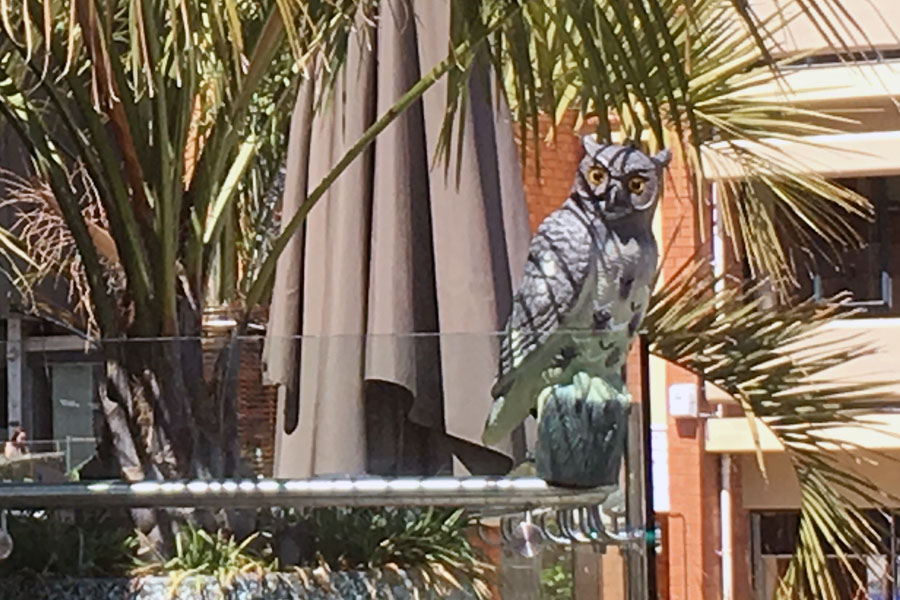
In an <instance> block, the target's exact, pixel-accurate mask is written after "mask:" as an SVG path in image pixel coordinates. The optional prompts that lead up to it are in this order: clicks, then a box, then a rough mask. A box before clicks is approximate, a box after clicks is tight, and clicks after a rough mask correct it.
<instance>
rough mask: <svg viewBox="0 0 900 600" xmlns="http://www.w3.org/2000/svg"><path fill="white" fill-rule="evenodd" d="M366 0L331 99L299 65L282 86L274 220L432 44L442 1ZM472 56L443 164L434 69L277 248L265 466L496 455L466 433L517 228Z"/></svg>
mask: <svg viewBox="0 0 900 600" xmlns="http://www.w3.org/2000/svg"><path fill="white" fill-rule="evenodd" d="M384 1H385V6H383V7H382V15H381V19H380V22H379V23H378V25H377V30H376V31H375V33H374V35H373V36H372V37H371V38H370V43H367V44H356V45H353V46H352V48H351V49H350V57H349V60H348V64H347V67H346V72H345V73H344V74H343V76H342V77H341V78H340V79H339V81H338V82H337V89H336V90H335V93H334V96H333V100H332V101H331V102H330V103H329V104H328V105H326V106H325V107H324V108H320V109H319V110H316V111H313V106H314V101H315V97H316V89H315V82H313V81H309V80H308V81H306V82H304V84H303V86H302V88H301V90H300V93H299V96H298V99H297V104H296V108H295V112H294V117H293V122H292V125H291V127H292V129H291V134H290V147H289V152H288V165H287V176H286V185H285V193H284V197H283V207H282V214H283V218H284V220H287V219H289V218H290V216H291V215H292V214H293V213H294V211H296V210H297V207H298V206H300V205H301V203H302V202H303V201H304V198H305V196H306V193H307V191H308V190H311V189H312V188H313V187H315V185H316V184H318V182H319V181H320V180H321V178H322V177H323V176H324V175H325V174H326V173H327V172H328V170H329V169H330V168H331V166H332V165H333V164H334V163H335V162H336V161H337V160H338V159H339V158H340V157H341V155H342V154H343V153H344V151H345V150H346V149H347V148H349V147H350V146H351V145H352V144H353V143H354V142H355V141H356V140H357V139H358V138H359V137H360V135H361V134H362V132H363V131H364V130H365V129H366V128H367V127H368V126H369V125H370V124H371V123H372V122H373V121H374V120H375V118H377V116H378V115H380V114H382V113H383V112H384V111H385V110H387V109H388V108H389V107H390V106H391V105H392V104H393V103H394V102H395V101H396V99H397V98H399V97H400V95H402V93H404V92H405V91H406V90H407V89H409V87H410V86H411V85H413V83H415V81H416V80H417V79H418V78H419V77H420V75H421V74H422V73H425V72H427V71H428V70H430V69H431V67H432V66H433V65H435V64H437V63H438V62H439V61H440V60H442V59H443V58H444V57H445V56H446V55H447V52H448V42H449V32H448V27H449V25H448V23H449V16H450V3H449V0H384ZM483 73H484V74H485V76H484V77H474V78H473V81H472V82H471V86H470V90H469V96H468V102H467V103H466V105H465V107H464V109H463V111H462V113H461V114H460V115H459V116H458V123H459V124H461V125H460V126H462V127H464V128H465V132H464V133H465V135H464V136H463V138H462V147H461V149H460V151H459V152H456V150H455V149H454V151H453V152H451V153H450V154H451V156H450V158H449V165H447V168H446V170H445V168H444V167H445V163H443V162H442V160H443V159H441V161H438V160H436V157H435V153H436V150H437V146H438V143H437V142H438V137H439V134H440V131H441V126H442V123H443V118H444V109H445V101H446V97H447V89H446V82H444V81H442V82H439V83H438V84H437V85H435V86H434V87H433V88H432V89H431V90H430V91H429V92H428V93H426V95H425V96H424V97H423V98H422V100H421V102H418V103H417V104H415V105H414V106H413V107H412V108H411V109H410V110H408V111H407V112H406V113H405V114H403V115H402V116H401V117H399V118H398V119H397V120H396V121H394V122H393V123H392V124H391V126H390V127H389V128H388V129H387V130H385V131H384V132H383V133H382V134H381V135H380V136H379V137H378V138H377V139H376V141H375V143H374V144H373V145H371V146H370V147H369V149H368V150H367V151H366V152H365V154H364V155H363V156H361V157H359V158H358V159H357V160H356V161H355V162H354V164H353V165H351V166H350V167H349V168H348V169H347V170H346V171H345V172H344V173H343V174H342V175H341V177H340V178H339V179H338V180H337V181H336V182H335V184H334V185H333V186H332V187H331V189H330V190H329V192H328V193H327V194H326V196H325V197H323V198H322V200H321V202H320V203H319V204H317V205H316V207H315V208H314V209H313V210H312V211H311V212H310V214H309V216H308V220H307V222H306V225H305V229H304V231H303V233H302V234H299V235H297V236H295V239H294V240H292V242H291V245H290V246H289V247H288V249H287V250H286V251H285V253H284V254H283V255H282V257H281V259H280V261H279V263H278V271H277V274H276V279H275V285H274V290H273V299H272V305H271V309H270V320H269V327H268V334H267V336H268V337H267V343H266V348H265V353H264V361H265V367H264V368H265V374H266V377H267V378H268V380H269V381H270V382H273V383H277V384H279V385H280V393H279V416H278V422H277V432H276V450H275V452H276V455H275V472H276V475H277V476H281V477H306V476H311V475H318V474H336V473H348V474H353V473H363V472H367V473H377V474H385V475H397V474H421V475H430V474H438V473H450V472H451V471H454V470H455V471H456V472H460V469H459V467H460V466H462V467H464V468H465V469H467V470H468V471H470V472H473V473H482V474H488V473H504V472H506V470H508V469H509V468H510V465H511V461H510V460H509V458H507V456H505V455H504V454H501V453H498V452H495V451H492V450H488V449H486V448H483V447H482V446H481V444H480V435H481V429H482V425H483V423H484V419H485V417H486V415H487V413H488V411H489V409H490V404H491V397H490V393H489V390H490V387H491V384H492V382H493V377H494V374H495V369H496V364H497V349H498V340H497V338H496V335H494V332H496V331H497V330H499V329H500V328H501V327H502V325H503V323H504V322H505V320H506V316H507V312H508V310H509V306H510V303H511V295H512V285H513V284H512V282H513V281H516V280H517V279H518V276H519V274H520V270H521V268H522V266H523V264H524V260H525V256H526V254H527V247H528V242H529V238H530V230H529V223H528V212H527V207H526V204H525V198H524V191H523V187H522V181H521V172H520V167H519V163H518V155H517V151H516V147H515V141H514V138H513V131H512V124H511V123H510V120H509V115H508V111H507V109H506V108H505V105H504V104H503V103H502V101H498V100H497V96H496V93H495V90H493V89H492V86H493V84H492V83H491V79H490V77H489V76H488V75H487V74H486V72H483ZM457 169H458V171H457ZM457 173H459V178H458V179H457V176H456V175H457ZM428 334H440V335H439V337H438V336H436V335H428ZM293 336H302V338H301V339H299V340H298V339H296V338H294V337H293ZM507 450H511V449H509V448H508V449H507ZM453 457H455V458H456V459H458V462H456V463H455V464H456V468H455V469H454V466H453V465H454V460H453Z"/></svg>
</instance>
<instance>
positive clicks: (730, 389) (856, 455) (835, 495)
mask: <svg viewBox="0 0 900 600" xmlns="http://www.w3.org/2000/svg"><path fill="white" fill-rule="evenodd" d="M847 299H848V298H847V297H846V296H840V297H837V298H833V299H831V300H830V301H829V302H823V303H818V302H813V301H807V302H802V303H799V304H793V305H790V306H783V305H778V304H774V303H773V302H772V297H771V295H770V294H766V293H765V286H764V285H761V284H760V285H757V286H751V287H750V288H749V289H746V288H744V287H743V286H740V285H735V282H732V281H729V280H728V279H721V278H716V277H715V276H713V274H712V272H711V269H710V267H709V265H708V264H706V263H705V262H704V261H698V262H697V263H696V264H688V265H686V267H685V268H684V269H683V270H682V271H681V272H679V273H677V274H676V275H675V276H674V277H673V278H672V280H671V281H670V282H669V283H668V284H667V285H666V286H665V287H664V288H662V289H660V290H658V291H657V293H656V294H655V295H654V298H653V302H652V306H651V309H650V312H649V313H648V314H647V317H646V319H645V321H644V325H643V328H644V335H645V336H646V339H647V341H648V343H649V349H650V351H651V352H652V353H654V354H656V355H658V356H660V357H662V358H664V359H666V360H669V361H671V362H673V363H676V364H678V365H680V366H682V367H684V368H687V369H689V370H691V371H693V372H694V373H696V374H697V375H699V376H701V377H702V378H703V379H704V380H706V381H707V382H709V383H711V384H714V385H716V386H718V387H719V388H721V389H722V390H724V391H725V392H727V393H728V394H729V395H730V396H731V397H732V398H734V399H735V400H736V401H737V402H738V403H739V404H740V406H741V408H742V409H743V411H744V415H745V416H746V418H747V420H748V423H749V427H750V430H751V432H752V434H753V437H754V441H755V443H756V444H757V448H759V429H760V428H761V427H762V426H766V427H768V428H769V429H770V430H771V431H772V432H773V433H774V434H775V435H776V436H777V438H778V440H779V441H780V442H781V443H782V444H783V445H784V447H785V450H786V451H787V453H788V456H789V458H790V460H791V463H792V464H793V466H794V469H795V472H796V473H797V477H798V480H799V483H800V491H801V507H800V509H801V510H800V535H799V543H798V545H797V548H796V552H795V555H794V556H793V559H792V561H791V564H790V567H789V569H788V571H787V573H786V574H785V576H784V579H783V581H782V583H783V584H784V587H783V588H781V589H780V590H779V597H780V598H791V599H793V598H821V599H825V600H832V599H835V598H837V597H838V595H837V591H836V590H837V587H836V585H835V581H834V578H833V576H832V575H831V572H830V571H829V570H828V569H827V568H826V551H825V548H826V546H827V547H830V548H831V550H830V551H831V552H834V553H835V554H836V556H837V558H838V562H839V564H840V565H841V566H842V567H844V571H845V573H846V574H847V575H848V577H850V578H851V579H854V581H855V580H856V579H857V578H858V576H857V575H856V574H855V572H854V571H853V569H852V564H851V557H852V556H853V555H862V556H865V555H870V554H880V553H883V552H882V550H881V549H880V545H881V543H880V538H881V536H880V533H879V532H878V531H877V529H876V528H875V527H874V526H873V525H872V524H871V523H870V521H869V520H868V519H867V518H866V516H865V515H864V514H863V511H862V510H861V509H860V508H859V505H860V500H862V502H863V503H865V504H869V505H871V506H890V505H895V504H896V502H897V498H895V497H893V496H892V495H891V494H889V493H887V492H885V491H884V490H883V489H881V488H879V487H878V486H876V485H875V484H874V483H873V482H872V481H870V480H869V479H867V478H866V477H864V476H862V475H860V474H859V473H858V472H857V471H856V470H855V465H854V463H855V462H857V461H858V462H860V463H865V462H870V461H874V462H875V463H878V462H883V461H885V460H890V459H886V458H885V457H884V456H880V455H878V454H877V453H875V452H871V451H867V450H866V449H864V448H862V447H860V446H858V445H857V444H854V443H851V442H842V443H841V444H840V446H839V447H836V445H835V442H834V441H833V439H831V438H830V437H829V429H830V428H834V427H838V426H844V425H855V426H858V427H866V426H867V423H866V420H865V418H863V417H861V415H865V416H868V417H874V416H877V415H878V414H879V413H882V414H883V413H886V412H893V411H894V410H895V409H896V406H897V405H898V403H900V401H898V398H897V396H896V395H895V394H894V393H892V392H891V390H890V388H889V387H887V386H888V384H889V382H887V381H884V382H866V383H858V382H841V381H833V380H831V379H830V378H829V376H828V373H827V371H828V369H830V368H832V367H834V366H836V365H839V364H844V363H846V362H848V361H852V360H854V359H856V358H859V357H861V356H865V355H866V354H869V353H870V352H871V349H870V348H868V347H866V346H863V345H860V344H859V342H858V341H853V340H852V339H847V338H842V339H841V338H839V339H837V340H835V339H833V338H832V339H831V340H828V341H825V340H823V338H817V337H816V336H817V335H820V334H821V333H822V330H821V328H822V326H823V325H826V324H827V323H829V322H832V321H833V320H834V319H835V318H836V317H838V316H841V315H844V316H846V315H850V314H852V313H851V311H849V310H848V309H847V308H846V306H845V303H846V301H847ZM757 459H758V464H759V468H760V469H761V470H762V471H763V474H764V475H765V462H764V460H763V456H762V451H761V450H759V449H758V450H757ZM802 590H806V591H807V595H803V594H802V593H801V591H802Z"/></svg>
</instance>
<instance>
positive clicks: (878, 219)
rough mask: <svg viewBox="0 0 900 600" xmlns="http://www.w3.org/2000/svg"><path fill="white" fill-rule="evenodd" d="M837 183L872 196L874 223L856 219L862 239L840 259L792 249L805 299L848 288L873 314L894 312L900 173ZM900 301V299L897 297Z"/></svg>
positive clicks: (899, 269) (899, 276) (899, 263)
mask: <svg viewBox="0 0 900 600" xmlns="http://www.w3.org/2000/svg"><path fill="white" fill-rule="evenodd" d="M839 183H841V184H843V185H845V186H847V187H849V188H851V189H853V190H855V191H857V192H858V193H860V194H862V195H863V196H866V197H867V198H869V199H870V200H871V202H872V204H873V206H874V208H875V219H874V221H867V220H865V219H861V218H855V219H853V220H852V225H853V227H854V228H855V229H856V231H857V233H858V234H859V236H860V238H861V239H862V241H863V246H862V247H861V248H859V249H850V250H846V251H843V252H841V253H840V254H839V255H838V256H837V257H836V258H837V260H828V259H826V258H824V257H822V256H813V253H812V252H810V251H809V250H808V249H806V248H802V247H795V248H792V249H791V256H792V258H793V260H794V262H795V265H796V266H797V276H798V279H799V283H800V294H799V296H800V297H801V298H809V297H813V298H816V299H823V298H830V297H832V296H834V295H835V294H838V293H840V292H844V291H849V292H850V293H851V294H852V296H853V298H852V305H853V306H855V307H858V308H862V309H865V311H866V313H867V314H869V315H878V314H896V313H897V312H898V309H900V307H895V302H894V298H896V297H898V293H900V289H897V290H895V286H897V285H900V239H895V236H893V235H892V232H893V231H894V229H895V228H900V177H868V178H859V179H848V180H839ZM898 299H900V298H898Z"/></svg>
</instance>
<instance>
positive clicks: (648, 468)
mask: <svg viewBox="0 0 900 600" xmlns="http://www.w3.org/2000/svg"><path fill="white" fill-rule="evenodd" d="M638 344H640V345H639V347H638V350H639V352H640V367H641V431H642V432H643V436H644V439H643V442H644V443H643V447H644V506H645V511H646V512H645V517H644V527H645V529H646V531H647V532H648V535H647V536H646V540H647V544H646V548H647V550H646V561H647V598H649V599H650V600H656V599H657V598H658V597H659V588H658V583H657V581H656V543H657V539H656V531H657V527H656V511H655V508H654V506H653V436H652V435H651V421H650V350H649V348H648V346H647V340H646V339H645V338H644V337H643V336H641V337H640V338H638ZM650 533H652V536H651V535H649V534H650Z"/></svg>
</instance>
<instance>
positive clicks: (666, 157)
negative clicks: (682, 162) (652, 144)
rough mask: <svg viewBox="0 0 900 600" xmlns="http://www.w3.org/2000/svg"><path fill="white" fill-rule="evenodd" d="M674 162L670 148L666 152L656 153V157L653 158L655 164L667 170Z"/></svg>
mask: <svg viewBox="0 0 900 600" xmlns="http://www.w3.org/2000/svg"><path fill="white" fill-rule="evenodd" d="M671 161H672V151H671V150H669V149H668V148H666V149H664V150H660V151H659V152H657V153H656V156H654V157H653V162H655V163H656V164H657V165H659V167H660V168H662V169H665V168H666V167H667V166H669V163H670V162H671Z"/></svg>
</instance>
